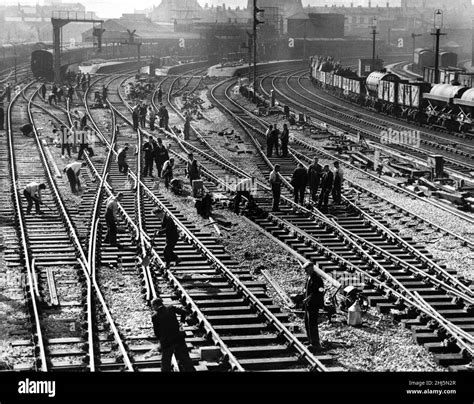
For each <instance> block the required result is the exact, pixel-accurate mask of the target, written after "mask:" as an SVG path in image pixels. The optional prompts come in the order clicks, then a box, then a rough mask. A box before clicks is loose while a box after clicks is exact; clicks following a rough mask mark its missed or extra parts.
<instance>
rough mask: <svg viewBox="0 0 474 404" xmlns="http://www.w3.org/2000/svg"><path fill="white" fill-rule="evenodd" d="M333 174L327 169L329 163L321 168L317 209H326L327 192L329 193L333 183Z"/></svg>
mask: <svg viewBox="0 0 474 404" xmlns="http://www.w3.org/2000/svg"><path fill="white" fill-rule="evenodd" d="M333 178H334V176H333V174H332V171H331V170H330V169H329V165H327V164H326V165H325V166H324V168H323V174H322V176H321V193H320V194H319V201H318V209H319V210H321V209H324V210H326V209H327V207H328V199H329V194H330V193H331V189H332V185H333Z"/></svg>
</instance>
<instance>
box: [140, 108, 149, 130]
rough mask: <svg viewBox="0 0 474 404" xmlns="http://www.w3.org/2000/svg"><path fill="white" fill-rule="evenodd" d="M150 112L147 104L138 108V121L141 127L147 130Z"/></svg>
mask: <svg viewBox="0 0 474 404" xmlns="http://www.w3.org/2000/svg"><path fill="white" fill-rule="evenodd" d="M147 111H148V108H147V106H146V104H145V103H142V105H141V106H140V107H139V108H138V119H139V121H140V127H141V128H143V129H145V126H146V113H147Z"/></svg>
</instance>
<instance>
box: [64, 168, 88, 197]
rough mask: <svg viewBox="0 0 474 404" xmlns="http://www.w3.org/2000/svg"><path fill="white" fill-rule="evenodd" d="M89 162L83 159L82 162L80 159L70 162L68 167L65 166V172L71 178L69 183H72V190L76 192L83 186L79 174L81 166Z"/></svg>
mask: <svg viewBox="0 0 474 404" xmlns="http://www.w3.org/2000/svg"><path fill="white" fill-rule="evenodd" d="M86 166H87V163H86V162H85V161H83V162H82V163H81V162H79V161H75V162H73V163H69V164H68V165H67V166H66V167H64V172H65V173H66V175H67V178H68V180H69V185H71V192H72V193H73V194H75V193H76V192H78V191H79V190H80V188H81V181H80V179H79V175H80V173H81V168H82V167H86Z"/></svg>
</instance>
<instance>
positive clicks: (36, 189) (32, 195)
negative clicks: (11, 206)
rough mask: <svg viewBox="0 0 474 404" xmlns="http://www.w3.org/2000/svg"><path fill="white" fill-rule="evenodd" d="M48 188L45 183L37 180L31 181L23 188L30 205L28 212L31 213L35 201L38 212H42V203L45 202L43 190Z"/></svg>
mask: <svg viewBox="0 0 474 404" xmlns="http://www.w3.org/2000/svg"><path fill="white" fill-rule="evenodd" d="M43 189H46V185H45V184H39V183H37V182H30V183H29V184H28V185H27V186H26V187H25V189H24V190H23V196H24V197H25V198H26V200H27V202H28V207H27V208H26V214H27V215H29V214H30V213H31V208H32V207H33V202H34V203H35V210H36V214H38V215H39V214H41V211H40V205H41V204H42V203H43V201H42V200H41V191H42V190H43Z"/></svg>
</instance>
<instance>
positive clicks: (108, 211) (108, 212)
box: [104, 192, 123, 248]
mask: <svg viewBox="0 0 474 404" xmlns="http://www.w3.org/2000/svg"><path fill="white" fill-rule="evenodd" d="M122 199H123V193H122V192H119V193H118V194H117V196H113V195H112V196H110V197H109V199H107V201H106V203H105V222H106V223H107V234H106V235H105V240H104V243H107V244H110V245H112V246H116V247H118V248H121V245H120V244H118V243H117V220H118V216H117V213H118V204H119V202H120V201H121V200H122Z"/></svg>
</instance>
